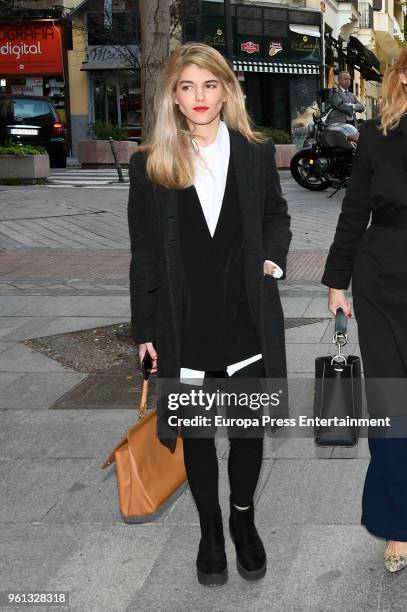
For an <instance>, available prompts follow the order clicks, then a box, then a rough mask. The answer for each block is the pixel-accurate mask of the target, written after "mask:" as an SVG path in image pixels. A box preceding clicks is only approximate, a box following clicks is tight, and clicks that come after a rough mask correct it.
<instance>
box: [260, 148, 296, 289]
mask: <svg viewBox="0 0 407 612" xmlns="http://www.w3.org/2000/svg"><path fill="white" fill-rule="evenodd" d="M262 146H263V149H264V156H265V157H264V161H265V164H264V172H265V184H266V199H265V204H264V216H263V226H262V235H263V257H264V259H269V260H271V261H273V262H274V263H276V264H277V265H278V266H280V268H281V269H282V270H283V276H282V277H281V278H285V276H286V267H287V253H288V248H289V246H290V242H291V236H292V234H291V231H290V219H291V217H290V215H289V214H288V211H287V201H286V200H285V199H284V197H283V195H282V191H281V184H280V177H279V174H278V171H277V166H276V161H275V152H276V148H275V146H274V144H273V142H272V141H269V142H267V143H266V144H264V145H262Z"/></svg>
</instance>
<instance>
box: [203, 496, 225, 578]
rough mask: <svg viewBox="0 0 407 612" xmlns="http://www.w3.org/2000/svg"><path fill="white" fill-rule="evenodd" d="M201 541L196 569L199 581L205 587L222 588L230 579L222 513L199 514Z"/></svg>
mask: <svg viewBox="0 0 407 612" xmlns="http://www.w3.org/2000/svg"><path fill="white" fill-rule="evenodd" d="M199 522H200V525H201V540H200V542H199V550H198V557H197V559H196V568H197V574H198V580H199V582H200V583H201V584H204V585H205V586H220V585H222V584H225V582H226V580H227V579H228V569H227V559H226V553H225V538H224V535H223V523H222V513H221V510H220V508H219V511H218V512H217V513H215V514H204V513H199Z"/></svg>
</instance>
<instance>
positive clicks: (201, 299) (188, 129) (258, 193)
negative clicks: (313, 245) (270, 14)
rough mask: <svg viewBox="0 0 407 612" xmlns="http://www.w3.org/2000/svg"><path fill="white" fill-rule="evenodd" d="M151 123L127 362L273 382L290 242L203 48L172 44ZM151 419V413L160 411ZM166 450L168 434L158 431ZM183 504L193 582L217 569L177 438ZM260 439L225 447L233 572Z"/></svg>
mask: <svg viewBox="0 0 407 612" xmlns="http://www.w3.org/2000/svg"><path fill="white" fill-rule="evenodd" d="M156 117H157V119H156V124H155V129H154V133H153V135H152V138H151V141H150V143H148V145H146V146H143V147H140V150H139V151H138V152H136V153H135V154H134V155H133V156H132V158H131V162H130V170H129V171H130V195H129V208H128V218H129V230H130V239H131V251H132V259H131V266H130V292H131V316H132V328H133V331H134V339H135V341H136V342H138V343H139V356H140V359H141V360H143V358H144V356H145V354H146V352H148V353H149V354H150V355H151V358H152V359H153V367H152V369H151V371H152V372H157V376H158V377H159V378H162V379H174V380H176V379H177V380H179V379H181V380H185V379H188V378H189V377H190V378H192V379H193V380H195V381H196V380H197V379H199V378H200V379H202V378H205V379H206V378H208V377H225V378H227V377H229V376H233V377H238V378H250V377H251V378H262V377H265V376H267V377H269V378H273V377H276V378H283V377H285V376H286V361H285V341H284V318H283V312H282V308H281V303H280V297H279V292H278V287H277V281H276V277H278V276H280V277H282V276H284V273H285V268H286V257H287V251H288V247H289V244H290V240H291V232H290V229H289V225H290V217H289V215H288V214H287V204H286V201H285V199H284V198H283V197H282V194H281V187H280V181H279V175H278V172H277V169H276V164H275V159H274V154H275V147H274V145H273V143H272V142H271V141H270V140H268V141H267V139H265V138H264V137H263V136H262V135H261V134H260V133H258V132H255V131H253V129H252V127H251V124H250V121H249V117H248V115H247V112H246V109H245V103H244V97H243V93H242V91H241V88H240V85H239V82H238V80H237V78H236V75H235V73H234V72H233V70H232V69H231V67H230V66H229V64H228V62H227V61H226V59H225V58H224V57H223V56H222V55H221V54H220V53H219V52H218V51H216V50H215V49H213V48H212V47H210V46H208V45H205V44H202V43H187V44H184V45H182V46H180V47H178V48H177V49H176V50H175V51H174V52H173V53H172V55H171V56H170V58H169V59H168V61H167V63H166V65H165V66H164V68H163V70H162V74H161V79H160V83H159V86H158V89H157V95H156ZM161 417H162V418H161V420H162V419H163V418H164V417H163V415H161ZM159 437H160V440H161V442H162V443H163V444H165V445H166V446H168V447H169V448H173V447H174V444H175V442H176V438H175V440H174V439H173V438H172V437H171V432H170V431H168V432H167V434H166V432H165V431H164V432H163V431H161V432H159ZM183 445H184V460H185V468H186V472H187V476H188V481H189V485H190V489H191V493H192V495H193V497H194V500H195V502H196V505H197V509H198V512H199V520H200V527H201V540H200V543H199V550H198V556H197V560H196V565H197V574H198V579H199V581H200V582H201V583H202V584H205V585H217V584H223V583H224V582H225V581H226V579H227V561H226V554H225V541H224V535H223V524H222V515H221V509H220V506H219V498H218V460H217V455H216V447H215V441H214V438H213V437H184V439H183ZM262 457H263V437H262V436H258V437H252V438H239V437H235V438H231V439H230V451H229V459H228V474H229V480H230V487H231V495H230V518H229V524H230V530H231V534H232V536H233V539H234V544H235V547H236V553H237V566H238V570H239V572H240V574H241V575H242V576H243V577H244V578H246V579H248V580H254V579H258V578H261V577H262V576H264V574H265V572H266V553H265V550H264V546H263V543H262V540H261V538H260V536H259V534H258V532H257V529H256V526H255V524H254V504H253V496H254V492H255V489H256V485H257V481H258V477H259V472H260V468H261V464H262Z"/></svg>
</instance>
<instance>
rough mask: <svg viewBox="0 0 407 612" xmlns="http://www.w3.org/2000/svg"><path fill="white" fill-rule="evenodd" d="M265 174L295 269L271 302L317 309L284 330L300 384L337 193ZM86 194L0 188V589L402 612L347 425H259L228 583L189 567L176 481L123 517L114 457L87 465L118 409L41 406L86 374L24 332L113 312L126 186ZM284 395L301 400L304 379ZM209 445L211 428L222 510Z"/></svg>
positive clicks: (92, 597) (105, 610) (353, 345)
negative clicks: (163, 503)
mask: <svg viewBox="0 0 407 612" xmlns="http://www.w3.org/2000/svg"><path fill="white" fill-rule="evenodd" d="M282 178H283V188H284V190H285V193H286V196H287V198H288V199H289V203H290V210H291V214H292V217H293V229H294V240H293V249H292V253H293V254H292V256H291V260H290V265H292V266H293V270H294V271H296V272H295V275H294V274H293V276H291V280H288V281H283V282H282V283H281V284H280V287H281V294H282V300H283V306H284V311H285V316H286V317H287V318H294V317H298V318H308V319H312V318H319V319H322V321H318V322H315V323H312V324H310V325H304V326H302V327H298V328H291V329H288V330H287V331H286V339H287V356H288V367H289V376H290V378H291V379H295V378H298V379H304V384H306V383H307V380H308V383H309V384H311V389H312V381H311V378H312V376H313V367H314V358H315V356H316V355H320V354H327V353H328V352H329V353H331V352H332V350H333V346H332V345H331V344H330V339H331V334H332V319H331V318H330V317H329V314H328V313H327V310H326V292H325V289H324V288H323V287H322V286H321V285H319V284H318V283H317V280H318V278H319V275H320V273H321V266H322V265H323V258H324V256H325V254H326V251H327V249H328V247H329V244H330V241H331V239H332V235H333V231H334V229H335V223H336V218H337V214H338V210H339V206H340V200H341V198H340V197H338V195H337V196H335V197H334V198H332V200H327V198H326V196H327V194H314V193H308V192H303V191H301V190H300V189H299V188H298V187H297V186H296V185H295V184H294V183H293V182H292V181H290V179H289V178H288V176H287V174H286V173H285V174H283V175H282ZM51 192H52V196H51V195H50V194H51ZM103 194H104V197H103V200H101V199H100V192H99V194H95V193H94V192H92V190H90V189H88V190H87V191H86V192H84V191H83V190H80V189H71V190H69V189H68V188H64V189H61V190H60V191H59V190H58V188H56V187H55V188H53V190H47V189H45V188H40V189H30V190H28V189H25V188H2V189H0V241H1V242H0V246H1V248H3V249H5V250H4V251H3V253H0V391H1V393H0V480H1V484H2V493H1V504H0V547H1V561H0V563H1V565H2V569H1V572H0V590H5V589H19V590H23V589H29V590H33V589H41V590H51V589H59V590H67V591H70V595H71V606H70V608H69V610H73V611H75V612H115V611H124V610H142V611H143V612H144V611H146V612H147V611H150V610H152V609H155V610H163V611H165V612H167V611H168V610H173V611H175V612H178V611H190V610H191V611H192V610H197V611H199V612H201V611H206V610H207V611H226V610H239V611H240V610H241V611H246V610H247V611H249V610H250V611H252V610H256V611H259V612H266V611H267V612H331V611H332V612H334V611H335V612H365V611H366V612H371V611H372V610H377V611H379V612H385V611H386V612H390V611H391V612H398V611H400V612H404V611H405V609H406V601H405V591H406V585H407V583H406V580H407V574H406V575H403V574H401V575H398V576H391V575H389V574H388V573H386V571H385V569H384V568H383V564H382V552H383V548H384V544H383V542H382V541H381V540H379V539H376V538H373V537H371V536H370V535H369V534H368V533H367V532H366V530H365V529H364V528H363V527H362V526H361V525H360V499H361V491H362V486H363V480H364V474H365V471H366V467H367V464H368V461H369V452H368V448H367V444H366V440H365V439H362V440H361V441H360V443H359V445H358V446H357V447H356V448H354V449H335V450H333V449H329V448H328V449H318V448H316V447H315V446H314V444H313V441H312V439H311V438H309V437H308V438H305V437H303V438H294V437H291V438H290V437H289V438H278V437H271V438H267V439H266V444H265V452H264V461H263V467H262V472H261V477H260V481H259V485H258V488H257V491H256V514H257V524H258V529H259V532H260V533H261V535H262V537H263V539H264V542H265V546H266V548H267V552H268V560H269V569H268V573H267V574H266V577H265V578H264V579H263V580H262V581H260V582H259V583H258V584H251V583H248V582H245V581H243V580H242V579H241V578H240V576H239V575H238V574H237V572H236V569H235V565H234V550H233V545H232V543H231V541H230V538H229V535H228V532H227V528H226V529H225V531H226V546H227V554H228V559H229V566H230V570H229V573H230V577H229V581H228V583H227V584H226V585H225V586H224V587H223V588H219V589H208V588H204V587H202V586H201V585H199V584H198V583H197V581H196V577H195V557H196V551H197V544H198V540H199V525H198V516H197V513H196V509H195V507H194V503H193V500H192V497H191V494H190V492H189V490H188V489H187V490H186V491H185V492H184V493H183V495H182V496H181V497H180V498H179V499H178V500H177V502H176V503H175V504H174V505H173V506H172V507H171V508H170V509H168V510H167V511H166V512H165V513H164V515H163V516H162V517H161V518H160V519H159V520H157V521H156V522H155V523H152V524H144V525H125V524H123V522H122V520H121V517H120V514H119V511H118V503H117V492H116V483H115V475H114V467H113V466H111V467H109V468H108V469H106V470H101V468H100V466H101V463H102V461H103V460H104V459H105V458H106V456H107V454H108V453H109V452H110V450H111V449H112V448H113V446H115V445H116V443H117V441H118V440H119V439H120V438H121V437H122V435H123V433H124V432H125V431H126V429H127V428H128V427H129V426H130V425H131V424H132V423H133V422H134V421H135V418H136V415H135V410H134V411H133V410H120V409H114V410H108V409H97V410H85V409H75V410H50V409H49V408H50V406H52V405H53V404H54V403H55V402H56V401H57V400H58V399H59V398H61V397H62V396H63V395H64V394H65V393H67V392H69V391H70V390H71V389H73V388H74V387H75V386H76V385H78V384H79V383H80V382H81V381H82V380H83V378H84V376H86V374H81V373H78V372H75V371H73V370H70V369H69V368H65V367H63V366H61V365H60V364H58V363H57V362H55V361H53V360H52V359H49V358H48V357H46V356H44V355H42V354H39V353H35V352H33V351H32V350H31V349H30V348H29V347H28V346H26V345H25V344H24V340H25V339H28V338H34V337H38V336H43V335H47V334H56V333H61V332H65V331H70V330H75V329H86V328H91V327H95V326H97V325H104V324H106V325H108V324H110V323H115V322H119V321H127V320H128V318H129V298H128V286H127V283H128V279H127V277H126V276H127V265H128V254H127V252H126V251H127V249H128V243H127V242H126V240H127V237H126V235H127V228H126V225H125V208H126V201H125V200H126V194H125V191H124V190H121V191H119V190H116V191H115V190H114V189H111V190H105V191H104V192H103ZM22 201H24V203H25V205H24V206H21V205H20V204H19V202H22ZM13 202H14V204H13ZM13 206H14V209H13ZM102 210H105V211H107V212H106V213H101V212H98V211H102ZM52 213H54V216H52ZM82 213H84V214H82ZM68 215H75V219H76V221H75V223H73V222H72V221H69V219H72V217H68ZM43 217H44V218H43ZM12 218H13V219H14V221H11V219H12ZM1 219H3V220H4V221H3V222H2V221H1ZM7 219H8V221H7ZM75 228H76V229H75ZM79 229H80V232H82V233H81V234H80V232H79ZM57 232H59V233H58V235H57ZM75 232H77V234H76V235H75ZM79 235H80V236H81V238H79ZM75 237H76V238H78V240H77V241H76V240H75ZM85 247H86V250H87V252H88V253H90V255H86V257H85V256H84V254H85ZM81 249H83V250H84V252H83V253H82V252H78V251H79V250H81ZM45 253H48V260H47V256H46V255H45ZM74 262H76V268H75V265H74ZM295 266H296V267H295ZM28 270H30V272H28ZM86 272H87V274H88V275H86V274H85V273H86ZM114 274H119V275H120V276H119V277H115V278H114V279H112V275H114ZM75 279H76V280H75ZM349 332H350V344H349V346H348V347H347V348H348V349H349V351H352V353H353V354H358V350H359V349H358V344H357V333H356V328H355V323H354V322H353V321H351V322H349ZM301 402H302V403H303V404H304V405H310V402H311V396H308V395H307V396H306V397H305V396H304V397H303V398H302V399H301ZM301 405H302V404H301ZM300 409H301V406H300V404H298V405H295V406H293V412H294V413H298V410H300ZM227 454H228V448H227V441H226V440H225V439H221V440H219V441H218V455H219V464H220V499H221V505H222V509H223V511H224V519H225V525H226V522H227V521H226V519H227V498H228V484H227ZM26 609H27V608H26ZM32 609H33V610H34V609H35V610H40V611H41V610H46V609H47V608H45V607H42V606H39V607H35V608H32ZM48 609H50V610H51V609H53V608H48Z"/></svg>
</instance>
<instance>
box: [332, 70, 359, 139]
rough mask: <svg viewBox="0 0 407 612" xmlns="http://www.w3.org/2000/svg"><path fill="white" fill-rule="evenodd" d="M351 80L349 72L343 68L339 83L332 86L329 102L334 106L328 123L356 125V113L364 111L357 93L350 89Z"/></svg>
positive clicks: (339, 75)
mask: <svg viewBox="0 0 407 612" xmlns="http://www.w3.org/2000/svg"><path fill="white" fill-rule="evenodd" d="M351 82H352V80H351V77H350V74H349V72H345V71H344V70H342V71H341V72H340V73H339V74H338V85H337V86H334V87H333V88H332V90H331V91H330V93H329V97H328V104H330V105H331V106H332V110H331V111H330V113H329V114H328V115H327V119H326V125H331V124H332V123H351V124H352V125H354V126H355V127H356V115H355V113H363V111H364V110H365V107H364V105H363V104H361V103H360V102H359V100H358V99H357V97H356V96H355V94H353V93H351V92H350V91H349V87H350V85H351Z"/></svg>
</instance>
